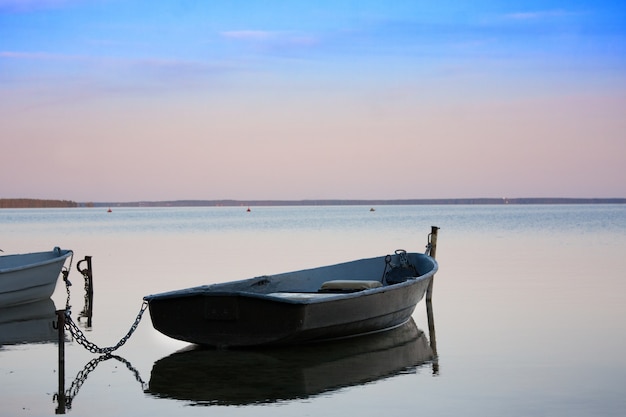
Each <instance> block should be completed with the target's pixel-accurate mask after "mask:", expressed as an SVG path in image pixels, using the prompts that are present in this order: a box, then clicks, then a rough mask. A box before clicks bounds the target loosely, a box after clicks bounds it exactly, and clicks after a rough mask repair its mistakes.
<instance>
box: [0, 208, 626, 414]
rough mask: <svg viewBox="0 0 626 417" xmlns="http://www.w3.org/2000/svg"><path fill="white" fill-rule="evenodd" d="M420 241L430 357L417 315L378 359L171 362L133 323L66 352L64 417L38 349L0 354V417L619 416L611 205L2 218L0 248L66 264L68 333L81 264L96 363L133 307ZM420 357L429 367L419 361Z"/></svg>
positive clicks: (350, 347) (621, 305) (620, 257)
mask: <svg viewBox="0 0 626 417" xmlns="http://www.w3.org/2000/svg"><path fill="white" fill-rule="evenodd" d="M433 225H435V226H439V227H440V228H441V230H440V232H439V240H438V248H437V260H438V261H439V265H440V269H439V272H438V274H437V275H436V277H435V284H434V295H433V304H432V308H433V318H434V325H435V329H436V339H435V340H432V339H433V337H432V336H433V335H432V334H431V333H430V332H429V328H428V320H427V313H426V306H425V304H424V303H423V302H421V303H420V304H418V306H417V309H416V311H415V313H414V315H413V319H414V322H415V325H416V326H417V328H418V329H419V330H417V335H418V337H417V338H413V339H411V340H410V341H409V342H406V343H404V344H400V345H398V346H395V347H390V346H387V347H381V346H385V344H391V343H390V341H391V340H392V338H393V337H395V336H393V335H389V336H388V337H383V338H378V339H376V340H362V341H359V342H358V343H354V341H356V340H358V339H354V340H353V341H352V343H350V344H347V345H345V346H324V345H320V346H316V347H312V348H308V349H302V350H295V351H294V350H291V351H287V352H285V351H281V352H272V351H270V352H256V351H252V352H243V353H242V352H232V351H209V352H206V351H201V352H190V353H186V354H178V355H176V354H175V353H176V352H178V351H180V350H184V349H187V348H188V345H187V344H186V343H182V342H179V341H175V340H172V339H169V338H167V337H165V336H163V335H161V334H160V333H158V332H156V331H155V330H154V329H153V328H152V325H151V323H150V320H149V317H148V314H146V316H145V317H144V320H143V321H142V322H141V323H140V325H139V327H138V328H137V331H136V332H135V333H134V334H133V336H132V337H131V338H130V339H129V340H128V342H127V343H126V344H125V345H124V346H123V347H121V348H120V349H119V350H118V351H117V352H115V353H116V355H118V356H117V357H115V358H112V359H108V360H101V358H100V357H99V355H97V354H93V353H90V352H88V351H87V350H86V349H84V348H83V347H82V346H80V345H79V344H77V343H76V342H75V341H73V340H71V339H69V336H68V341H67V342H66V343H65V369H64V371H65V379H64V385H65V390H67V392H68V394H69V395H70V397H71V398H70V399H68V404H66V407H65V408H64V409H58V408H59V404H58V402H57V401H56V396H55V394H57V392H58V390H59V366H58V360H57V358H58V355H57V352H58V350H57V344H56V343H55V342H54V334H53V335H52V336H50V335H47V336H46V335H42V338H44V339H45V338H46V337H47V338H48V340H49V341H47V342H46V341H44V342H40V343H25V344H6V343H5V344H4V345H2V346H0V384H1V386H2V389H1V390H0V416H51V415H55V414H56V413H57V412H62V411H64V412H65V413H66V414H69V415H76V416H84V415H90V416H122V415H124V416H126V415H132V416H172V415H176V416H196V415H203V416H204V415H221V416H252V415H254V416H255V417H258V416H272V417H274V416H317V415H319V416H346V415H360V416H381V415H395V416H409V415H416V414H423V415H435V416H448V415H449V416H457V415H464V416H498V417H501V416H568V417H571V416H590V415H594V416H624V415H626V355H625V354H624V352H626V206H624V205H537V206H530V205H529V206H526V205H510V206H504V205H502V206H452V205H450V206H377V207H376V211H373V212H370V210H369V207H364V206H340V207H328V206H324V207H252V211H251V212H249V213H248V212H246V208H245V207H214V208H146V209H143V208H115V207H114V208H113V211H112V212H111V213H107V212H106V210H105V209H99V208H91V209H87V208H85V209H42V210H39V209H24V210H9V209H4V210H0V248H1V249H3V250H4V252H5V254H9V253H24V252H34V251H40V250H49V249H52V248H53V247H54V246H60V247H62V248H69V249H73V250H74V253H75V255H74V259H73V264H72V271H71V273H70V280H71V281H72V282H73V284H74V285H73V286H72V287H71V302H72V305H73V309H72V311H73V317H74V318H75V319H76V315H77V313H78V312H79V311H80V310H81V309H82V307H83V304H84V302H83V295H84V290H83V278H82V276H81V275H80V273H78V272H77V271H76V268H75V266H76V263H77V262H78V261H79V260H80V259H82V258H83V257H84V256H92V263H93V273H94V292H95V297H94V316H93V323H92V327H91V328H88V327H87V326H86V324H85V323H84V320H83V321H82V322H81V323H80V324H79V326H80V327H81V329H82V330H83V331H84V332H85V335H86V337H87V338H88V339H89V340H90V341H91V342H93V343H95V344H97V345H99V346H111V345H114V344H116V343H117V341H118V340H119V339H120V338H121V337H122V336H123V335H124V334H125V333H126V331H127V330H128V329H129V327H130V325H131V324H132V322H133V320H134V319H135V316H136V314H137V313H138V311H139V308H140V306H141V302H142V297H143V296H144V295H148V294H151V293H156V292H161V291H166V290H172V289H178V288H184V287H189V286H195V285H201V284H206V283H213V282H222V281H229V280H236V279H241V278H248V277H252V276H258V275H263V274H272V273H279V272H286V271H290V270H297V269H303V268H308V267H315V266H319V265H325V264H331V263H336V262H342V261H347V260H352V259H358V258H364V257H370V256H378V255H384V254H387V253H393V251H394V250H395V249H406V250H408V251H423V250H424V247H425V245H426V241H427V235H428V233H429V232H430V227H431V226H433ZM53 301H54V304H55V305H56V308H63V307H64V306H65V301H66V292H65V287H64V285H62V281H60V283H59V285H58V286H57V289H56V291H55V294H54V296H53ZM44 307H45V308H48V310H54V307H52V306H50V305H48V306H44ZM0 314H2V313H1V312H0ZM53 316H54V315H53V312H52V316H51V319H52V318H53ZM1 321H2V317H0V322H1ZM6 332H7V331H6V330H5V334H0V339H3V340H7V339H8V338H9V336H10V334H8V333H6ZM422 332H423V333H422ZM433 341H434V342H436V349H437V353H438V356H437V359H436V360H428V359H426V360H425V361H424V360H422V359H420V356H419V355H420V354H421V353H422V352H423V351H424V350H427V349H429V348H430V346H429V344H430V342H433Z"/></svg>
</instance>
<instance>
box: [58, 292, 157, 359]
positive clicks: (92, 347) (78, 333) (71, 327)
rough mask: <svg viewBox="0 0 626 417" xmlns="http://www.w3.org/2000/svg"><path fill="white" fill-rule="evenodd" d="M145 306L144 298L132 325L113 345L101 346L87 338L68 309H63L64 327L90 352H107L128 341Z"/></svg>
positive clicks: (146, 303) (146, 305)
mask: <svg viewBox="0 0 626 417" xmlns="http://www.w3.org/2000/svg"><path fill="white" fill-rule="evenodd" d="M146 308H148V302H147V301H146V300H144V301H143V303H142V304H141V308H140V309H139V313H138V314H137V317H136V318H135V321H134V323H133V324H132V326H130V329H129V330H128V333H126V335H124V337H122V338H121V339H120V341H119V342H117V344H116V345H115V346H109V347H105V348H102V347H99V346H98V345H96V344H95V343H92V342H90V341H89V340H87V338H86V337H85V334H84V333H83V332H82V330H80V328H79V327H78V325H77V324H76V323H75V322H74V320H72V317H71V312H70V310H69V309H68V310H65V328H66V329H67V330H68V331H69V332H70V334H71V335H72V337H73V338H74V340H76V343H78V344H79V345H81V346H83V347H84V348H85V349H87V350H88V351H90V352H91V353H100V354H109V353H111V352H114V351H116V350H117V349H119V348H120V347H122V346H123V345H124V344H125V343H126V342H127V341H128V339H130V337H131V336H132V335H133V333H134V332H135V330H137V326H139V323H140V322H141V318H142V317H143V313H144V312H145V311H146Z"/></svg>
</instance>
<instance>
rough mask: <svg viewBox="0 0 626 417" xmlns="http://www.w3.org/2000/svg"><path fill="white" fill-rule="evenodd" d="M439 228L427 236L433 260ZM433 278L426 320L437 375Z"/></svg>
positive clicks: (427, 295) (434, 227) (430, 284)
mask: <svg viewBox="0 0 626 417" xmlns="http://www.w3.org/2000/svg"><path fill="white" fill-rule="evenodd" d="M438 232H439V228H438V227H437V226H432V227H431V233H430V235H429V236H428V243H429V247H430V250H429V255H430V256H431V257H432V258H435V256H436V255H437V233H438ZM434 280H435V277H433V278H431V280H430V283H429V284H428V288H427V289H426V317H427V318H428V336H429V339H430V348H431V349H432V351H433V355H434V357H435V358H434V360H433V374H434V375H438V374H439V358H438V356H437V337H436V335H435V317H434V313H433V282H434Z"/></svg>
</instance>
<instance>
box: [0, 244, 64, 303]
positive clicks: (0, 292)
mask: <svg viewBox="0 0 626 417" xmlns="http://www.w3.org/2000/svg"><path fill="white" fill-rule="evenodd" d="M72 254H73V252H72V251H71V250H68V249H60V248H58V247H56V248H54V249H53V250H51V251H47V252H34V253H25V254H18V255H5V256H0V307H7V306H11V305H16V304H23V303H30V302H33V301H38V300H45V299H47V298H50V297H51V296H52V293H53V292H54V288H55V287H56V283H57V279H58V278H59V274H60V273H61V269H62V268H63V265H64V264H65V261H66V259H67V258H69V257H70V256H72Z"/></svg>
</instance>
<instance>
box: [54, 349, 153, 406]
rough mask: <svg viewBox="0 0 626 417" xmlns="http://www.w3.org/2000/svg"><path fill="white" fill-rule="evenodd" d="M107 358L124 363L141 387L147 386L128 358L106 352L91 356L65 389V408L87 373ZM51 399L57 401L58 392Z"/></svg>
mask: <svg viewBox="0 0 626 417" xmlns="http://www.w3.org/2000/svg"><path fill="white" fill-rule="evenodd" d="M109 359H115V360H117V361H119V362H122V363H123V364H124V365H126V368H128V370H129V371H131V372H132V373H133V375H134V376H135V379H136V380H137V382H139V383H140V384H141V388H142V389H143V390H145V389H146V388H147V386H148V384H147V383H146V382H145V381H144V380H143V379H142V378H141V375H140V374H139V371H138V370H137V369H136V368H135V367H134V366H133V365H132V364H131V363H130V362H129V361H128V360H126V359H124V358H122V357H121V356H117V355H111V354H110V353H106V354H104V355H102V356H98V357H97V358H93V359H92V360H90V361H89V362H87V363H86V364H85V366H84V367H83V369H81V370H80V372H78V374H76V377H75V378H74V381H72V385H71V386H70V387H69V388H68V389H67V390H66V391H65V407H66V408H67V409H71V408H72V400H73V399H74V398H75V397H76V395H78V391H79V390H80V387H82V386H83V384H84V383H85V381H87V377H88V376H89V374H90V373H91V372H92V371H93V370H95V369H96V367H97V366H98V365H99V364H100V362H104V361H107V360H109ZM53 399H54V400H56V401H58V394H54V398H53Z"/></svg>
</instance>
